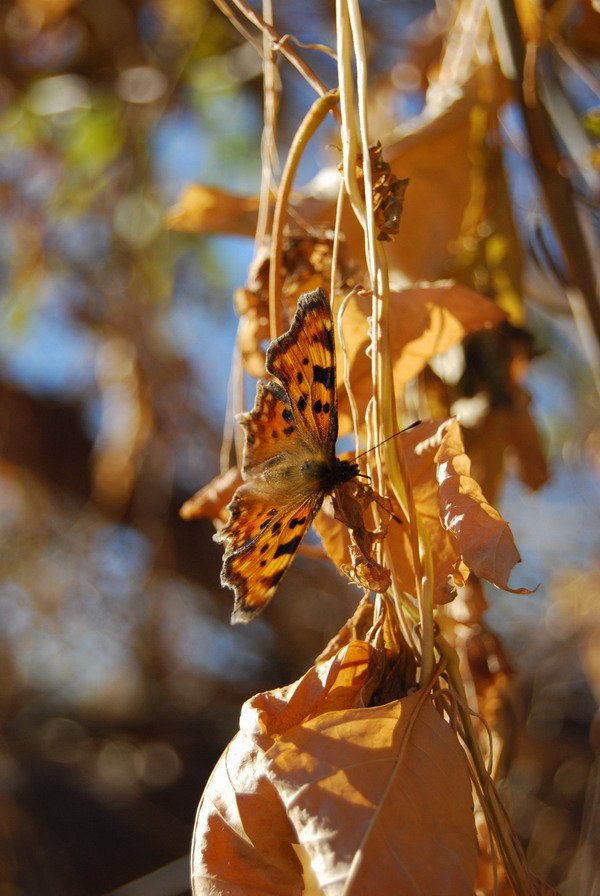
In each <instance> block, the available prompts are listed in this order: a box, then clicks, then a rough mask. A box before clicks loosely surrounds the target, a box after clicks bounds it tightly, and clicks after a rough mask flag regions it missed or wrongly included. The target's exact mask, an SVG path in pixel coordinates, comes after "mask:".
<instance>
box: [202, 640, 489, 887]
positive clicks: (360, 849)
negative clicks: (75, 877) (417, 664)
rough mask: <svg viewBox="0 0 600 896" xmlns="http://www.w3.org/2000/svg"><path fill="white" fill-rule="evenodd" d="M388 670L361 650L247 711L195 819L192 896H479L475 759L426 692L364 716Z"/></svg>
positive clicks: (357, 646) (347, 651)
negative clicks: (414, 887) (310, 893)
mask: <svg viewBox="0 0 600 896" xmlns="http://www.w3.org/2000/svg"><path fill="white" fill-rule="evenodd" d="M382 662H384V657H383V652H382V651H380V650H377V649H375V648H373V647H372V646H370V645H369V644H367V643H365V642H363V641H354V642H351V643H350V644H348V645H347V646H346V647H344V648H343V649H341V650H340V651H339V652H338V653H337V654H336V655H335V656H334V657H333V658H332V659H330V660H328V661H327V662H324V663H320V664H318V665H317V666H315V667H313V668H312V669H311V670H309V672H307V673H306V675H305V676H303V678H301V679H300V680H299V681H297V682H296V683H295V684H293V685H290V686H289V687H286V688H281V689H279V690H277V691H270V692H267V693H265V694H259V695H258V696H257V697H254V698H253V699H252V700H249V701H248V702H247V703H246V704H245V705H244V707H243V710H242V715H241V719H240V732H239V734H238V735H236V737H235V738H234V740H233V741H232V742H231V744H230V745H229V747H228V748H227V750H226V751H225V753H224V754H223V756H222V757H221V759H220V760H219V763H218V764H217V767H216V768H215V771H214V772H213V775H212V777H211V779H210V781H209V782H208V784H207V787H206V790H205V792H204V794H203V796H202V799H201V802H200V806H199V809H198V815H197V818H196V826H195V832H194V842H193V848H192V880H193V891H194V896H284V894H285V896H288V894H289V896H294V894H300V893H302V892H305V890H304V887H305V885H306V880H307V878H308V877H310V876H313V875H314V876H316V879H317V883H318V886H320V888H321V890H322V892H323V893H324V894H326V896H331V894H338V893H342V892H344V894H346V896H350V894H355V893H356V894H361V896H363V894H365V893H371V892H381V893H392V892H404V890H403V887H404V886H405V885H406V883H407V881H409V880H414V881H416V882H417V883H418V885H419V887H420V892H422V893H442V892H447V893H450V892H451V893H452V894H453V896H454V894H457V896H461V894H465V896H467V894H469V896H471V894H472V893H473V886H472V881H473V879H474V875H475V858H476V840H475V828H474V823H473V814H472V805H471V788H470V782H469V773H468V769H467V762H466V758H465V755H464V753H463V751H462V749H461V747H460V746H459V744H458V741H457V740H456V737H455V735H454V733H453V732H452V730H451V728H450V727H449V726H448V725H447V724H446V723H445V722H444V721H443V720H442V718H441V717H440V716H439V715H438V713H437V712H436V710H435V709H434V707H433V703H432V701H431V698H430V696H429V694H428V693H427V692H426V691H424V690H421V691H418V692H416V693H414V694H412V695H410V696H408V697H406V698H403V699H401V700H396V701H394V702H392V703H386V704H385V705H383V706H374V707H368V706H365V705H364V704H365V701H366V700H368V697H369V694H370V693H371V689H372V685H373V682H375V681H377V680H378V669H380V668H381V663H382ZM299 855H300V856H304V857H305V858H306V857H308V859H307V864H308V862H309V863H310V868H307V866H305V868H304V873H303V868H302V865H301V863H300V861H299V859H298V856H299ZM307 872H308V873H307Z"/></svg>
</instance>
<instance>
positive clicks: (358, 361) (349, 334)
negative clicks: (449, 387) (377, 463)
mask: <svg viewBox="0 0 600 896" xmlns="http://www.w3.org/2000/svg"><path fill="white" fill-rule="evenodd" d="M370 316H371V300H370V298H369V297H368V296H365V295H362V296H361V295H355V296H353V297H352V298H351V299H350V300H349V302H348V304H347V306H346V310H345V312H344V321H343V328H344V341H345V344H346V350H347V357H348V364H349V367H350V382H351V385H352V391H353V394H354V397H355V400H356V402H357V405H358V408H359V414H360V417H361V419H364V412H365V409H366V406H367V403H368V401H369V399H370V398H371V396H372V394H373V385H372V376H371V360H370V358H369V357H368V355H367V349H368V348H369V346H370V337H369V324H368V318H369V317H370ZM505 317H506V315H505V313H504V312H503V311H502V310H501V309H500V308H498V306H497V305H495V304H494V303H493V302H491V301H490V300H489V299H486V298H485V297H484V296H482V295H480V294H479V293H476V292H474V291H473V290H472V289H468V287H466V286H462V285H461V284H459V283H454V282H452V281H450V280H446V281H443V282H438V283H422V284H420V285H418V286H415V287H412V288H410V289H405V290H402V291H401V292H395V293H392V294H391V295H390V312H389V320H390V350H391V353H392V365H393V374H394V386H395V389H396V394H397V395H400V394H401V393H402V390H403V387H404V386H405V385H406V383H407V382H409V381H410V380H411V379H413V378H414V377H415V376H417V374H419V373H420V372H421V371H422V370H423V368H424V367H425V366H426V364H427V363H428V362H429V361H430V360H431V359H432V358H433V357H435V356H436V355H439V354H441V353H442V352H445V351H447V349H449V348H450V347H451V346H453V345H457V344H458V343H460V342H462V340H463V339H464V338H465V336H466V335H467V334H468V333H472V332H474V331H476V330H482V329H488V328H491V327H494V326H497V325H498V324H499V323H500V322H501V321H503V320H504V319H505ZM339 367H340V371H339V379H340V383H341V380H342V378H343V370H342V369H341V368H342V365H341V364H340V365H339ZM339 414H340V431H341V432H344V431H347V430H348V429H349V428H350V425H351V424H350V409H349V404H348V399H347V397H346V395H345V394H343V393H342V394H340V399H339Z"/></svg>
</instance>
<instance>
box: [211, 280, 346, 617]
mask: <svg viewBox="0 0 600 896" xmlns="http://www.w3.org/2000/svg"><path fill="white" fill-rule="evenodd" d="M266 367H267V370H268V372H269V373H271V374H273V375H274V376H276V377H277V379H278V380H279V383H276V382H271V381H269V382H266V381H261V382H259V384H258V386H257V391H256V401H255V405H254V408H253V410H252V411H250V412H249V413H247V414H242V415H240V417H239V421H240V423H241V425H242V426H243V427H244V430H245V434H246V439H245V443H244V456H243V463H242V474H243V476H244V478H245V479H247V482H245V483H244V484H243V485H242V486H240V488H239V489H238V490H237V491H236V493H235V495H234V497H233V500H232V501H231V503H230V504H229V514H230V515H229V519H228V521H227V523H226V525H225V526H224V527H223V529H222V530H221V531H220V533H219V534H218V535H216V536H215V538H216V540H217V541H221V542H224V544H225V556H224V560H223V569H222V572H221V582H222V584H223V585H226V586H228V587H229V588H232V589H233V590H234V592H235V607H234V611H233V615H232V621H234V622H248V621H249V620H250V619H252V618H253V617H254V616H256V615H257V614H258V613H259V612H260V611H261V610H262V609H263V608H264V607H265V606H266V604H267V603H268V602H269V600H270V599H271V597H272V596H273V594H274V593H275V590H276V588H277V585H278V584H279V582H280V581H281V578H282V576H283V574H284V573H285V571H286V570H287V568H288V567H289V565H290V563H291V562H292V560H293V558H294V556H295V554H296V551H297V550H298V547H299V545H300V542H301V541H302V539H303V537H304V535H305V534H306V532H307V530H308V528H309V527H310V524H311V522H312V519H313V517H314V515H315V513H316V512H317V510H318V509H319V507H320V506H321V503H322V501H323V497H324V495H325V493H326V492H328V491H331V490H332V489H333V488H334V487H335V485H336V484H337V483H338V482H341V481H346V480H348V479H350V478H352V477H353V476H354V475H355V474H356V472H357V468H356V467H354V465H351V464H348V463H346V462H343V461H339V460H338V459H337V458H336V456H335V442H336V438H337V395H336V387H335V346H334V340H333V319H332V316H331V308H330V306H329V302H328V300H327V296H326V295H325V293H324V292H323V291H322V290H320V289H318V290H316V291H315V292H312V293H307V294H305V295H302V296H300V299H299V301H298V307H297V310H296V314H295V316H294V320H293V321H292V325H291V327H290V329H289V330H288V331H287V333H284V334H283V335H282V336H280V337H279V338H278V339H275V340H274V341H273V342H272V343H271V345H270V346H269V349H268V351H267V357H266Z"/></svg>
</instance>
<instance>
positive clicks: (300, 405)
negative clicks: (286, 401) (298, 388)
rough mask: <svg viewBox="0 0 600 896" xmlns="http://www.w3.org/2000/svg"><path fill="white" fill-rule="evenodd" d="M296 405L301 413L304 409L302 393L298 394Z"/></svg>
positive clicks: (304, 402) (304, 401)
mask: <svg viewBox="0 0 600 896" xmlns="http://www.w3.org/2000/svg"><path fill="white" fill-rule="evenodd" d="M296 407H297V408H298V410H299V411H300V413H301V414H302V413H303V411H304V408H305V407H306V398H305V396H304V395H301V396H300V398H299V399H298V401H297V402H296Z"/></svg>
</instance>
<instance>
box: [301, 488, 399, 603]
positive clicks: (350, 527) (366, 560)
mask: <svg viewBox="0 0 600 896" xmlns="http://www.w3.org/2000/svg"><path fill="white" fill-rule="evenodd" d="M373 500H374V498H373V495H372V492H371V490H370V489H364V488H362V487H361V486H359V485H358V484H357V483H356V482H345V483H343V484H342V485H341V486H338V488H337V489H336V491H335V492H334V494H333V495H332V497H331V500H328V501H326V502H325V504H324V506H323V508H322V509H321V511H320V512H319V513H318V514H317V517H316V519H315V522H314V526H315V529H316V531H317V532H318V533H319V535H320V536H321V538H322V539H323V542H324V543H325V546H326V550H327V553H328V554H329V556H330V557H331V559H332V560H334V563H335V564H336V566H337V567H338V569H339V570H340V572H341V573H343V574H344V575H345V576H347V577H348V578H349V579H350V581H351V582H354V584H355V585H358V586H359V587H361V588H365V589H366V590H367V591H375V592H378V593H382V592H384V591H387V589H388V588H389V587H390V585H391V578H390V573H389V570H387V569H386V568H385V567H384V566H382V565H381V564H380V563H379V562H378V560H377V559H376V557H375V554H374V548H375V546H376V545H377V544H379V543H380V542H381V541H382V539H383V538H384V537H385V532H386V529H387V525H385V523H384V527H383V528H380V529H377V530H370V529H368V528H367V526H366V525H365V522H364V513H365V511H366V509H367V507H368V506H369V505H370V504H371V502H372V501H373ZM379 500H384V499H381V498H380V499H379ZM388 503H389V502H388ZM390 512H391V511H390ZM332 519H334V520H335V521H338V522H339V523H341V524H342V526H341V527H340V526H337V525H333V526H332V525H331V521H332Z"/></svg>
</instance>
